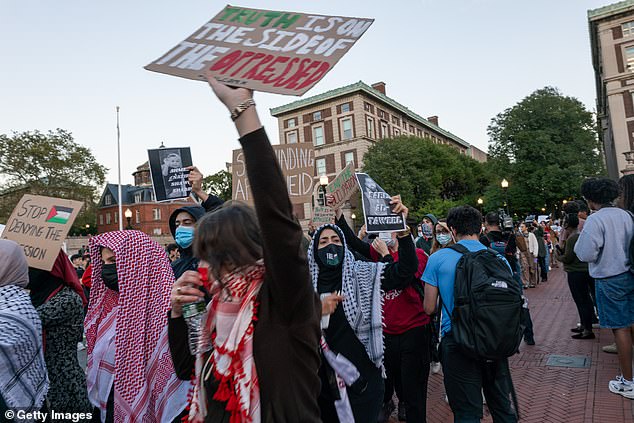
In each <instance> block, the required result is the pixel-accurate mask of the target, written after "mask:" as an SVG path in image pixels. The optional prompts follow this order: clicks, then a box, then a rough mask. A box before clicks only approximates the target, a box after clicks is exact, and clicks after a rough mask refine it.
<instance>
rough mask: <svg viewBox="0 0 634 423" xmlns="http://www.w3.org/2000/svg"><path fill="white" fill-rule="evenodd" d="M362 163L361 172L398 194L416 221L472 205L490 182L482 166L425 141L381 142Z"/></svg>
mask: <svg viewBox="0 0 634 423" xmlns="http://www.w3.org/2000/svg"><path fill="white" fill-rule="evenodd" d="M363 161H364V168H363V170H364V172H367V173H368V174H369V175H370V176H371V177H372V178H374V179H375V180H376V181H377V183H378V184H379V185H381V187H382V188H383V189H385V190H386V191H387V192H388V193H389V194H391V195H396V194H400V195H401V197H402V199H403V203H404V204H405V205H406V206H408V207H409V209H410V215H411V216H412V217H414V218H416V219H420V218H422V216H423V215H425V214H427V213H434V214H436V215H438V216H445V215H446V214H447V211H448V210H449V209H450V208H451V207H453V206H456V205H459V204H471V205H475V204H476V200H477V198H478V197H479V196H480V195H482V193H483V190H484V188H485V187H486V186H487V185H488V183H489V177H488V176H487V173H486V170H485V168H484V166H483V165H482V164H481V163H479V162H477V161H475V160H473V159H472V158H470V157H467V156H464V155H462V154H460V152H459V151H457V150H455V149H453V148H452V147H450V146H447V145H440V144H434V143H433V142H431V140H429V139H426V138H417V137H397V138H394V139H386V140H383V141H381V142H378V143H377V144H375V145H373V146H372V147H371V148H370V150H369V151H368V152H367V153H366V154H365V156H364V157H363Z"/></svg>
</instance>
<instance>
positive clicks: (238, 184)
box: [231, 144, 315, 204]
mask: <svg viewBox="0 0 634 423" xmlns="http://www.w3.org/2000/svg"><path fill="white" fill-rule="evenodd" d="M273 151H274V152H275V156H276V157H277V161H278V163H279V164H280V167H281V168H282V173H283V174H284V179H285V180H286V186H287V188H288V196H289V197H290V198H291V202H292V203H293V204H298V203H310V201H311V195H312V193H313V186H314V183H315V181H314V177H313V174H314V172H315V151H314V149H313V146H312V145H311V144H308V145H300V144H282V145H274V146H273ZM246 170H247V169H246V166H245V163H244V153H243V152H242V150H233V163H232V164H231V177H232V183H233V186H232V195H231V198H232V199H233V200H238V201H243V202H245V203H248V204H253V198H252V197H251V189H250V188H249V180H248V178H247V171H246Z"/></svg>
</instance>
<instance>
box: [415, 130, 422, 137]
mask: <svg viewBox="0 0 634 423" xmlns="http://www.w3.org/2000/svg"><path fill="white" fill-rule="evenodd" d="M416 136H417V137H419V138H422V136H423V131H421V130H420V128H416Z"/></svg>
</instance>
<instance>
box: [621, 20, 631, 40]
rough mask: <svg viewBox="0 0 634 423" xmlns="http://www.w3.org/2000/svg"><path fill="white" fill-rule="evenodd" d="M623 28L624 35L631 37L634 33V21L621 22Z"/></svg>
mask: <svg viewBox="0 0 634 423" xmlns="http://www.w3.org/2000/svg"><path fill="white" fill-rule="evenodd" d="M621 30H622V31H623V36H624V37H629V36H630V35H634V21H630V22H625V23H624V24H621Z"/></svg>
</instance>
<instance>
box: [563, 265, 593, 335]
mask: <svg viewBox="0 0 634 423" xmlns="http://www.w3.org/2000/svg"><path fill="white" fill-rule="evenodd" d="M593 282H594V279H592V278H591V277H590V274H589V273H587V272H570V273H568V287H569V288H570V293H571V294H572V299H573V300H574V301H575V305H576V306H577V312H578V313H579V321H580V322H581V325H583V327H584V328H585V329H587V330H592V321H593V317H594V305H593V303H592V297H591V295H590V286H591V284H592V283H593Z"/></svg>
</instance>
